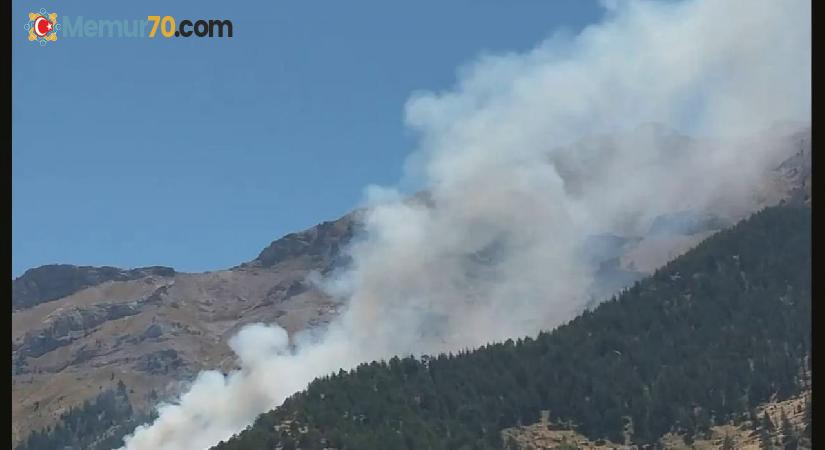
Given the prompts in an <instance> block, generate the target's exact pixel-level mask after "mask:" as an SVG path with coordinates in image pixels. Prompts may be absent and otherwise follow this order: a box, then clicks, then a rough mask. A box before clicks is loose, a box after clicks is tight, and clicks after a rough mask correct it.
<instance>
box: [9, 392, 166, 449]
mask: <svg viewBox="0 0 825 450" xmlns="http://www.w3.org/2000/svg"><path fill="white" fill-rule="evenodd" d="M152 418H153V416H151V415H148V414H143V413H140V412H138V411H135V409H134V408H133V407H132V403H131V401H130V400H129V393H128V392H127V388H126V385H125V384H123V382H122V381H118V383H117V388H116V389H109V390H106V391H103V392H101V393H100V394H98V395H97V397H95V398H94V399H92V400H87V401H85V402H84V403H83V405H82V406H79V407H75V408H70V409H69V410H68V411H66V412H64V413H63V414H61V415H60V420H59V421H58V423H57V425H55V426H54V427H49V428H47V429H45V430H40V431H34V432H32V433H31V434H29V436H28V437H27V438H26V440H25V441H24V442H23V443H21V444H20V445H19V446H18V447H17V450H56V449H61V450H64V449H84V450H109V449H112V448H117V447H120V445H121V443H122V442H123V436H125V435H126V434H128V433H130V432H131V431H132V430H133V429H134V428H135V427H136V426H137V425H140V424H141V423H144V422H145V421H147V420H151V419H152Z"/></svg>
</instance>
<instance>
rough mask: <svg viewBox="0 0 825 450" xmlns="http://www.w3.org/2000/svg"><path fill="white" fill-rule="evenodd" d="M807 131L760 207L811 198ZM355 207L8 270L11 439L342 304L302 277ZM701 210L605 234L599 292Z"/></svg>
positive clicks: (674, 248) (680, 239) (143, 392)
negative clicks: (193, 257) (125, 263)
mask: <svg viewBox="0 0 825 450" xmlns="http://www.w3.org/2000/svg"><path fill="white" fill-rule="evenodd" d="M810 142H811V141H810V129H805V130H803V131H801V132H796V133H793V134H790V135H789V137H788V138H787V139H786V141H785V144H784V145H787V147H788V149H787V154H786V156H785V158H784V159H783V160H781V161H780V162H779V163H778V164H777V165H776V166H775V168H774V169H773V170H772V171H770V173H769V174H766V176H765V183H764V188H763V189H762V190H760V192H758V193H757V194H756V196H757V201H756V203H755V205H756V206H767V205H769V204H774V203H777V202H779V201H781V200H785V199H794V200H796V201H803V202H810V195H811V191H810V186H811V166H810V160H811V143H810ZM358 214H359V213H358V212H354V213H351V214H348V215H346V216H344V217H341V218H339V219H337V220H334V221H331V222H324V223H322V224H320V225H317V226H315V227H313V228H310V229H308V230H305V231H303V232H300V233H293V234H289V235H287V236H284V237H282V238H281V239H278V240H276V241H274V242H272V243H271V244H270V245H269V246H268V247H266V248H265V249H264V250H263V251H261V253H260V254H259V255H258V256H257V257H256V258H255V259H253V260H252V261H249V262H247V263H243V264H241V265H239V266H236V267H233V268H230V269H226V270H220V271H215V272H206V273H183V272H178V271H175V270H174V269H172V268H167V267H148V268H137V269H131V270H124V269H118V268H113V267H85V266H72V265H49V266H43V267H38V268H34V269H30V270H29V271H27V272H26V273H25V274H23V275H22V276H20V277H19V278H17V279H15V280H13V281H12V292H13V294H12V324H13V325H12V364H13V377H12V379H13V381H12V383H13V385H12V400H13V402H12V431H13V440H14V441H15V442H17V441H19V440H20V439H22V438H24V437H25V436H26V435H27V434H28V433H29V432H31V431H32V430H38V429H41V428H43V427H46V426H49V425H53V424H54V422H55V420H56V419H57V418H58V417H59V416H60V414H61V413H63V412H65V411H66V410H67V408H69V407H72V406H76V405H79V404H82V403H83V402H84V401H85V400H87V399H90V398H92V397H94V396H95V395H97V394H98V393H99V392H101V391H104V390H106V389H113V388H115V386H116V385H117V383H118V381H120V380H122V381H123V383H125V385H126V386H127V387H128V389H129V395H130V398H131V399H132V401H133V403H134V404H135V406H136V407H137V408H141V409H143V410H149V409H150V408H151V407H152V406H153V405H154V404H156V403H157V401H158V400H163V399H167V398H171V397H173V396H174V395H175V394H176V393H178V392H180V391H181V389H183V388H184V387H185V384H186V383H187V382H189V381H191V380H192V379H193V377H194V376H195V375H196V374H197V373H198V372H199V371H200V370H202V369H219V370H224V371H228V370H230V369H232V368H233V367H234V365H235V361H234V356H233V354H232V352H231V350H230V349H229V347H228V345H227V340H228V339H229V338H230V337H231V336H232V335H234V334H235V332H237V330H238V329H239V328H240V327H242V326H244V325H246V324H249V323H254V322H264V323H277V324H279V325H280V326H282V327H283V328H285V329H286V330H287V331H288V332H289V333H290V334H293V333H295V332H297V331H300V330H303V329H306V328H311V327H316V326H322V325H323V324H324V323H326V322H328V321H329V320H330V319H331V318H332V317H334V316H335V315H336V313H337V310H338V308H339V307H340V305H339V304H338V303H337V302H336V301H335V299H332V298H330V297H328V296H327V295H326V294H324V293H323V292H322V291H321V290H320V289H319V288H318V287H316V286H314V285H313V284H312V283H311V282H310V281H309V278H308V277H309V276H310V274H325V273H328V272H330V271H331V270H333V269H335V268H337V267H340V266H342V265H345V264H346V263H347V261H346V258H345V256H344V253H343V252H342V249H343V248H345V246H346V245H347V243H348V242H349V241H350V240H351V239H352V238H353V237H354V236H355V235H356V234H357V231H358ZM696 217H699V218H700V219H701V220H698V221H697V220H695V219H696ZM702 217H705V216H703V215H702V214H698V215H697V214H693V215H690V216H689V217H687V216H685V217H682V216H678V215H677V216H676V217H662V218H660V219H661V220H660V224H665V225H666V224H667V223H669V222H668V221H671V222H672V221H673V220H680V221H684V220H687V223H689V224H691V226H690V227H688V228H686V229H681V230H678V231H675V232H674V231H673V230H671V231H670V232H668V233H659V232H657V231H656V227H655V223H656V222H655V221H654V226H653V227H652V229H651V232H650V233H649V235H648V236H638V237H633V236H630V237H628V236H623V237H620V236H613V237H610V236H609V237H607V239H608V240H609V241H610V242H614V241H615V242H614V245H613V247H614V252H613V253H612V254H609V255H602V256H603V257H602V258H601V259H600V260H599V261H598V262H599V264H600V269H599V272H598V274H599V275H598V276H601V277H602V280H601V281H602V282H603V283H604V286H603V288H602V289H601V291H604V292H608V291H610V290H615V289H616V288H619V287H622V286H625V285H627V284H628V283H630V282H632V281H635V280H636V279H639V278H641V277H642V276H644V275H646V274H648V273H650V272H652V271H653V270H655V269H656V268H657V267H660V266H661V265H662V264H664V263H665V262H667V261H668V260H670V259H673V258H675V257H676V256H678V255H680V254H682V253H684V252H685V251H687V250H688V249H690V248H691V247H692V246H694V245H696V244H697V243H698V242H700V241H701V240H702V239H704V238H705V237H707V236H708V235H710V234H712V233H713V232H715V231H718V230H719V229H721V228H722V227H724V226H725V223H724V222H718V221H715V220H713V217H711V218H710V220H704V219H702ZM680 223H681V222H680ZM671 228H672V227H671ZM601 291H600V292H601Z"/></svg>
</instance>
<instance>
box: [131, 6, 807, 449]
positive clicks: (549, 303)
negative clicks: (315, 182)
mask: <svg viewBox="0 0 825 450" xmlns="http://www.w3.org/2000/svg"><path fill="white" fill-rule="evenodd" d="M603 3H604V4H605V7H606V8H607V13H606V17H605V20H604V21H603V22H602V23H600V24H598V25H595V26H591V27H589V28H586V29H585V30H583V31H582V32H581V33H579V34H578V35H576V36H564V35H558V36H554V37H551V38H550V39H548V40H547V41H545V42H543V43H542V44H540V45H539V46H537V47H536V48H535V49H533V50H531V51H529V52H527V53H524V54H505V55H485V56H483V57H481V58H479V59H478V60H477V61H475V62H474V63H473V64H471V65H469V66H467V67H464V68H463V69H462V70H461V71H460V73H459V76H458V81H457V84H456V86H455V87H454V88H453V89H451V90H449V91H447V92H441V93H432V92H422V93H417V94H415V95H413V96H412V97H411V98H410V100H409V101H408V103H407V105H406V121H407V124H408V125H409V127H411V128H412V129H413V130H415V131H416V132H417V133H418V134H419V136H420V147H419V148H418V150H417V151H416V152H415V153H414V154H413V155H412V157H411V158H410V160H409V163H408V167H407V176H408V177H409V178H410V179H411V180H414V181H415V182H416V183H419V184H421V185H422V186H423V187H424V188H425V189H426V192H427V196H426V198H416V199H413V200H409V199H406V200H405V197H404V196H403V195H402V194H401V193H399V192H398V191H396V190H394V189H387V188H378V187H372V188H369V189H368V190H367V202H366V203H367V206H368V207H369V208H368V209H367V212H366V214H365V217H364V222H365V223H364V225H365V234H364V236H363V239H360V240H358V241H357V242H356V243H355V244H353V245H352V246H351V248H350V249H349V250H348V251H349V252H350V254H351V256H352V258H353V263H352V265H351V266H350V267H349V268H348V269H347V270H346V271H344V272H343V273H338V274H335V275H334V276H333V277H330V278H328V279H326V280H324V285H325V288H326V289H327V290H328V292H330V293H331V294H333V295H335V296H336V297H339V298H341V299H342V302H343V303H344V304H345V305H346V308H345V310H344V311H343V312H342V314H341V315H340V316H339V317H338V318H337V319H336V320H335V321H334V322H333V323H331V324H330V325H329V327H328V329H327V330H325V331H324V332H323V333H320V334H318V333H317V332H316V333H314V334H313V336H310V335H308V334H306V335H297V336H294V337H293V339H292V342H290V340H289V338H288V337H287V335H286V332H285V331H283V330H282V329H280V328H278V327H277V326H268V325H252V326H249V327H246V328H244V329H243V330H242V331H241V332H240V333H239V334H238V335H237V336H236V337H234V338H233V339H232V340H231V342H230V345H231V346H232V348H233V350H235V352H236V353H237V354H238V355H239V358H240V361H241V366H242V368H241V369H240V370H238V371H236V372H233V373H231V374H229V375H228V376H224V375H222V374H220V373H218V372H204V373H201V374H200V376H199V377H198V379H197V380H196V381H195V382H194V384H193V386H192V388H191V390H190V391H189V392H187V393H186V394H184V395H183V396H182V397H181V398H180V399H179V402H178V403H176V404H173V405H163V406H161V407H160V408H159V417H158V419H157V420H156V421H155V422H154V423H153V424H151V425H148V426H145V427H140V428H138V429H137V430H136V432H135V434H134V435H133V436H131V437H129V438H127V442H126V446H125V448H127V449H152V450H162V449H202V448H205V447H209V446H210V445H213V444H215V443H217V442H218V441H219V440H221V439H227V438H228V437H229V436H231V435H232V434H233V433H236V432H238V431H240V430H241V429H242V428H243V427H245V426H246V425H248V424H250V423H251V422H252V421H253V420H254V418H255V417H256V416H257V415H258V414H259V413H262V412H264V411H266V410H268V409H271V408H273V407H275V406H277V405H279V404H280V403H281V402H282V401H283V400H284V399H285V398H286V397H287V396H288V395H291V394H292V393H294V392H296V391H299V390H301V389H303V388H304V387H305V386H306V385H307V383H308V382H309V381H311V380H312V379H313V378H315V377H317V376H321V375H325V374H328V373H330V372H333V371H337V370H338V369H339V368H351V367H354V366H355V365H357V364H358V363H360V362H364V361H370V360H374V359H381V358H388V357H390V356H392V355H395V354H410V353H412V354H416V355H420V354H425V353H437V352H443V351H455V350H459V349H464V348H471V347H475V346H479V345H481V344H484V343H486V342H489V341H494V340H502V339H505V338H507V337H515V336H522V335H528V334H533V333H536V332H537V331H539V330H540V329H549V328H552V327H554V326H556V325H558V324H560V323H562V322H564V321H567V320H569V319H571V318H572V317H573V316H574V315H575V314H576V313H578V312H579V311H581V309H582V307H583V306H584V304H585V302H586V301H587V293H588V289H589V287H590V286H591V283H592V281H593V271H592V268H591V267H589V266H588V265H587V264H585V263H584V262H583V261H582V258H581V246H582V244H583V243H584V241H585V239H586V238H587V237H588V236H590V235H592V234H594V233H602V232H612V233H617V234H630V233H638V232H639V231H640V230H642V229H644V227H646V226H648V225H649V222H650V219H651V218H652V217H655V216H656V215H658V214H662V213H666V212H670V211H678V210H684V209H695V210H702V211H711V210H712V211H714V212H716V213H717V214H720V215H727V216H729V217H736V216H737V214H742V213H744V212H747V211H748V210H749V208H752V207H753V205H752V203H751V200H752V199H751V197H752V193H753V192H754V190H755V189H756V188H757V183H758V181H759V177H760V175H761V174H762V173H763V172H764V171H765V170H766V169H767V168H769V167H771V165H772V164H775V162H776V161H777V158H778V157H779V155H778V154H777V153H776V152H775V150H776V149H777V148H778V147H777V146H776V145H772V144H771V136H770V135H769V134H767V131H766V130H770V126H771V125H772V124H774V123H775V122H776V121H780V120H798V121H802V122H807V121H808V120H809V116H810V102H811V100H810V89H811V87H810V85H811V80H810V71H811V66H810V62H811V55H810V52H811V48H810V36H811V34H810V31H811V30H810V5H809V3H808V2H806V1H802V0H794V1H785V2H777V1H774V0H736V1H733V0H731V1H725V2H718V1H691V2H680V3H672V2H667V3H665V2H661V3H649V2H636V1H614V2H603ZM652 122H657V123H665V124H668V125H671V126H675V127H677V128H679V129H681V130H684V131H689V132H690V133H691V134H695V135H701V136H714V137H717V138H719V139H714V140H709V139H708V140H705V141H699V143H698V144H697V143H696V141H689V140H684V139H682V138H681V137H680V136H679V135H677V134H672V133H668V132H665V131H663V129H662V128H661V127H658V126H655V125H644V126H640V125H642V124H649V123H652ZM608 135H610V136H621V138H620V139H617V138H615V137H607V136H608ZM754 136H756V137H755V138H752V139H744V140H743V137H754ZM583 138H587V139H585V140H583V141H581V139H583Z"/></svg>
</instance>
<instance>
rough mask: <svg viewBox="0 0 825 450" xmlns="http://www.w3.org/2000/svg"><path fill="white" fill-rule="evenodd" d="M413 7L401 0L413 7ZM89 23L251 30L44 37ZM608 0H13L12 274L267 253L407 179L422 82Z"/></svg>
mask: <svg viewBox="0 0 825 450" xmlns="http://www.w3.org/2000/svg"><path fill="white" fill-rule="evenodd" d="M399 5H400V6H399ZM40 8H46V9H47V10H50V11H51V10H55V11H56V12H57V13H58V14H59V15H60V16H61V17H63V16H69V17H71V18H72V19H74V18H76V17H77V16H83V17H85V18H87V19H129V20H132V19H144V18H145V17H146V16H147V15H161V16H164V15H171V16H173V17H175V18H176V19H178V20H179V21H180V20H182V19H186V18H189V19H201V18H205V19H210V18H220V19H229V20H232V22H233V24H234V37H233V38H231V39H219V38H212V39H208V38H201V39H198V38H189V39H182V38H179V39H162V38H156V39H147V38H144V39H112V38H73V39H69V38H66V39H59V40H58V41H57V42H50V43H48V45H46V46H45V47H43V48H40V47H39V46H38V45H37V44H35V43H31V42H28V41H27V39H26V34H25V31H24V29H23V26H24V25H25V23H26V20H27V13H28V12H29V10H32V11H35V10H39V9H40ZM601 14H602V11H601V9H600V8H599V6H598V3H597V2H596V1H592V2H586V1H580V0H554V1H546V0H522V1H518V2H510V1H507V2H505V1H491V0H476V1H470V0H454V1H449V2H444V1H430V0H427V1H416V2H387V1H379V0H371V1H362V0H351V1H346V2H333V1H316V0H307V1H297V0H292V1H274V2H260V3H253V2H244V1H241V2H228V1H222V2H217V1H194V0H185V1H178V2H175V3H174V4H169V2H161V1H153V0H149V1H142V2H111V1H102V0H101V1H86V0H75V1H72V2H69V3H65V2H61V3H56V4H55V3H53V4H46V3H42V2H32V1H28V0H26V1H15V2H13V18H14V19H15V21H14V22H13V23H14V24H19V27H13V29H12V40H13V57H12V64H13V65H12V84H13V91H12V94H13V99H12V112H13V116H12V132H13V138H12V143H13V148H12V157H13V167H12V170H13V179H12V189H13V190H12V200H13V206H12V214H13V219H12V233H13V262H12V270H13V274H12V275H13V276H19V275H20V274H22V272H23V271H25V270H26V269H28V268H31V267H35V266H39V265H42V264H48V263H71V264H82V265H114V266H120V267H137V266H145V265H155V264H157V265H168V266H173V267H175V268H176V269H178V270H182V271H204V270H216V269H221V268H226V267H230V266H233V265H236V264H238V263H240V262H243V261H248V260H250V259H252V258H254V257H255V256H256V255H257V253H258V252H259V251H260V250H261V249H262V248H263V247H265V246H266V245H267V244H268V243H269V242H271V241H272V240H274V239H276V238H278V237H280V236H282V235H284V234H286V233H289V232H292V231H298V230H301V229H303V228H306V227H309V226H312V225H314V224H316V223H318V222H321V221H323V220H330V219H334V218H336V217H338V216H340V215H342V214H344V213H346V212H347V211H349V210H350V209H352V208H353V207H354V206H356V205H357V204H358V202H359V200H360V199H361V197H362V190H363V188H364V186H365V185H367V184H370V183H376V184H382V185H393V184H396V183H397V181H398V180H399V179H400V177H401V170H402V165H403V161H404V159H405V157H406V156H407V155H408V154H409V153H410V151H411V150H413V149H414V147H415V136H413V135H411V134H410V132H409V131H408V130H406V129H405V128H404V125H403V106H404V102H405V101H406V99H407V97H408V96H409V95H410V93H412V92H414V91H416V90H421V89H426V90H442V89H447V88H449V87H450V86H451V85H452V84H453V82H454V80H455V74H456V69H457V68H458V67H459V66H460V65H462V64H464V63H467V62H470V61H472V60H473V59H474V58H475V57H476V56H477V55H479V54H480V53H482V52H502V51H523V50H526V49H529V48H531V47H533V46H534V45H535V44H536V43H538V42H539V41H541V40H542V39H543V38H545V37H547V36H548V35H549V34H551V33H552V32H554V31H555V30H557V29H559V28H565V29H567V30H570V31H573V32H575V31H577V30H579V29H580V28H581V27H583V26H585V25H587V24H588V23H592V22H595V21H598V20H599V18H600V16H601Z"/></svg>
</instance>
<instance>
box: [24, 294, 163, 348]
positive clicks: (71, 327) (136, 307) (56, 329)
mask: <svg viewBox="0 0 825 450" xmlns="http://www.w3.org/2000/svg"><path fill="white" fill-rule="evenodd" d="M158 299H159V297H158V296H157V295H155V294H153V295H151V296H149V297H146V298H145V299H140V300H136V301H133V302H129V303H115V304H102V305H93V306H91V307H86V308H79V307H72V308H68V309H62V310H58V311H56V312H55V313H53V314H52V315H50V316H49V317H48V318H47V319H46V323H45V324H44V326H43V327H42V328H39V329H38V330H36V331H34V332H30V333H26V334H25V335H24V336H23V339H22V342H18V343H14V342H13V343H12V351H13V352H14V353H15V358H18V359H22V358H25V357H32V358H37V357H39V356H41V355H44V354H46V353H48V352H50V351H52V350H55V349H57V348H59V347H62V346H65V345H68V344H70V343H72V342H73V341H74V340H76V339H78V338H81V337H84V336H86V335H88V334H89V333H91V332H92V331H94V328H95V327H97V326H98V325H100V324H102V323H104V322H107V321H110V320H117V319H121V318H123V317H128V316H133V315H135V314H138V313H139V312H141V311H142V310H143V307H144V306H145V305H146V304H151V303H154V302H157V300H158Z"/></svg>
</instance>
